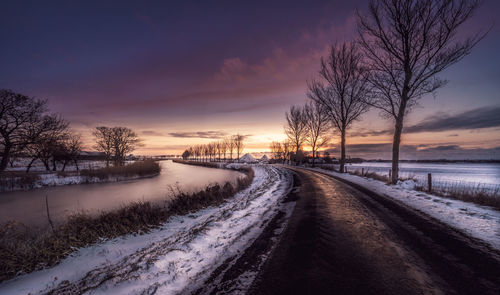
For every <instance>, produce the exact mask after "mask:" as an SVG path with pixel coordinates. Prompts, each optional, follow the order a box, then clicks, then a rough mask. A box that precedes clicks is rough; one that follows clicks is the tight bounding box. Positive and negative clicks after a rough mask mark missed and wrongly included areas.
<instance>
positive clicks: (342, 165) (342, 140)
mask: <svg viewBox="0 0 500 295" xmlns="http://www.w3.org/2000/svg"><path fill="white" fill-rule="evenodd" d="M339 164H340V169H339V170H340V173H344V171H345V127H342V130H340V161H339Z"/></svg>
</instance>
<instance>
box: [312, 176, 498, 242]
mask: <svg viewBox="0 0 500 295" xmlns="http://www.w3.org/2000/svg"><path fill="white" fill-rule="evenodd" d="M311 170H317V171H321V172H323V173H326V174H331V175H334V176H336V177H339V178H342V179H346V180H348V181H351V182H353V183H357V184H359V185H362V186H364V187H366V188H368V189H370V190H372V191H374V192H376V193H379V194H381V195H384V196H387V197H391V198H394V199H396V200H398V201H401V202H403V203H405V204H406V205H408V206H411V207H413V208H415V209H417V210H419V211H422V212H424V213H426V214H428V215H430V216H432V217H434V218H436V219H438V220H440V221H442V222H445V223H446V224H448V225H450V226H451V227H453V228H455V229H458V230H460V231H463V232H465V233H467V234H468V235H470V236H472V237H474V238H477V239H480V240H483V241H485V242H486V243H488V244H490V245H491V246H493V247H494V248H496V249H500V212H499V211H497V210H495V209H492V208H490V207H486V206H480V205H476V204H472V203H468V202H462V201H459V200H452V199H448V198H442V197H438V196H434V195H430V194H426V193H423V192H418V191H414V190H412V189H413V186H414V184H412V183H409V182H404V183H399V184H398V185H386V184H384V183H383V182H381V181H378V180H373V179H369V178H363V177H360V176H356V175H350V174H341V173H337V172H333V171H327V170H323V169H319V168H314V169H312V168H311Z"/></svg>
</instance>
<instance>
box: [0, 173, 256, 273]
mask: <svg viewBox="0 0 500 295" xmlns="http://www.w3.org/2000/svg"><path fill="white" fill-rule="evenodd" d="M135 167H137V166H135ZM134 171H137V170H134ZM242 172H244V173H245V174H246V176H245V177H244V178H240V179H238V181H237V182H236V184H232V183H230V182H227V183H225V184H224V185H219V184H215V185H209V186H207V187H206V188H205V189H204V190H202V191H200V192H197V193H183V192H178V194H177V195H176V196H174V197H173V198H172V199H169V200H165V202H163V203H153V202H136V203H132V204H129V205H127V206H124V207H122V208H120V209H118V210H115V211H111V212H103V213H101V214H100V215H98V216H93V215H89V214H86V213H79V214H76V215H73V216H71V217H70V218H69V219H68V220H67V222H65V223H63V224H60V225H57V226H56V227H55V228H54V230H51V229H50V228H46V229H44V230H36V231H35V230H34V229H31V228H28V227H26V226H24V225H23V224H20V223H16V222H9V223H7V224H4V225H3V226H1V227H0V282H1V281H4V280H6V279H9V278H12V277H14V276H16V275H18V274H21V273H29V272H32V271H34V270H37V269H41V268H44V267H48V266H52V265H55V264H57V263H58V262H60V261H61V260H62V259H63V258H65V257H67V256H68V255H69V254H70V253H71V252H73V251H74V250H75V249H76V248H80V247H84V246H88V245H92V244H95V243H97V242H99V241H101V240H102V239H113V238H116V237H118V236H122V235H125V234H141V233H145V232H148V231H150V230H151V229H153V228H156V227H158V226H159V225H161V224H162V223H164V222H166V221H167V220H168V218H169V217H170V216H172V215H180V214H186V213H189V212H193V211H196V210H199V209H202V208H206V207H209V206H215V205H219V204H221V203H223V202H224V201H225V199H227V198H229V197H231V196H233V195H234V194H235V193H237V192H238V191H240V190H242V189H244V188H246V187H248V186H249V185H250V184H251V183H252V180H253V176H254V174H253V170H252V169H250V168H247V169H244V170H242Z"/></svg>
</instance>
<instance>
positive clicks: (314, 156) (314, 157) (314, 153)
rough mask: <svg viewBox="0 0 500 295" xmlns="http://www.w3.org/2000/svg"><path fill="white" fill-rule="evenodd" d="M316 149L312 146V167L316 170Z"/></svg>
mask: <svg viewBox="0 0 500 295" xmlns="http://www.w3.org/2000/svg"><path fill="white" fill-rule="evenodd" d="M315 149H316V146H315V145H313V146H312V150H313V163H312V166H313V168H314V161H315V160H316V151H315Z"/></svg>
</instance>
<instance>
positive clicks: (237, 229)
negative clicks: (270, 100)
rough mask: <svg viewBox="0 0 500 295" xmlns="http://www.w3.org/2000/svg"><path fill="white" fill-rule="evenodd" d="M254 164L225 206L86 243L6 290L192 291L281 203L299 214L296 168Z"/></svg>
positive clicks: (244, 278) (1, 289)
mask: <svg viewBox="0 0 500 295" xmlns="http://www.w3.org/2000/svg"><path fill="white" fill-rule="evenodd" d="M253 169H254V171H255V177H254V181H253V183H252V184H251V186H250V187H249V188H247V189H245V190H243V191H241V192H239V193H238V194H237V195H236V196H235V197H234V198H231V199H229V200H228V201H227V202H225V203H224V204H222V205H220V206H218V207H211V208H207V209H204V210H201V211H198V212H196V213H193V214H189V215H186V216H176V217H173V218H171V219H170V220H169V221H168V222H167V223H165V224H164V225H163V226H162V227H161V228H159V229H157V230H154V231H152V232H150V233H147V234H144V235H137V236H133V235H129V236H125V237H122V238H117V239H114V240H110V241H104V242H102V243H100V244H98V245H94V246H91V247H87V248H82V249H79V250H78V251H76V252H75V253H73V254H72V255H71V256H70V257H68V258H67V259H65V260H63V261H62V262H61V263H60V264H59V265H57V266H55V267H53V268H49V269H45V270H41V271H37V272H34V273H31V274H27V275H23V276H20V277H17V278H15V279H13V280H10V281H7V282H4V283H2V284H0V294H28V293H30V294H44V293H48V292H50V293H51V294H68V293H71V294H73V293H77V294H80V293H85V294H152V293H157V294H177V293H189V292H190V291H192V290H195V289H196V288H197V287H199V286H200V284H202V283H203V282H204V280H206V279H207V278H208V277H209V276H210V274H211V273H212V272H213V271H214V270H215V269H216V268H217V267H219V266H220V265H222V264H223V263H224V262H225V261H226V260H227V259H228V258H230V257H237V256H238V255H241V253H242V252H243V250H244V249H245V248H246V247H248V246H249V245H250V244H251V243H252V241H253V240H255V238H256V237H257V236H258V235H259V234H260V233H261V231H262V230H263V228H264V226H265V225H266V224H267V223H268V222H269V221H270V220H271V219H272V218H273V217H274V216H275V214H277V212H278V211H279V210H282V211H284V212H285V213H286V214H287V216H289V215H290V214H291V211H292V210H293V206H294V203H282V202H281V200H282V198H284V196H286V195H287V194H288V192H289V191H290V189H291V183H292V176H291V174H290V172H288V171H287V170H285V169H282V168H278V167H272V166H266V165H257V166H253ZM234 260H235V259H233V261H234ZM255 275H256V274H255V273H253V272H247V273H245V274H243V275H241V276H240V278H239V279H238V280H237V283H238V288H239V289H240V290H241V289H243V290H244V289H245V288H248V287H249V286H250V284H251V282H252V281H253V279H254V278H255Z"/></svg>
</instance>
